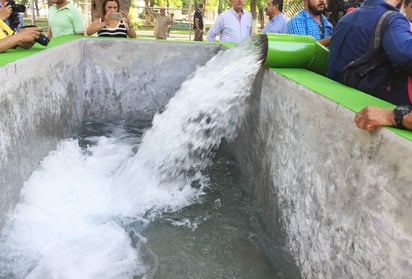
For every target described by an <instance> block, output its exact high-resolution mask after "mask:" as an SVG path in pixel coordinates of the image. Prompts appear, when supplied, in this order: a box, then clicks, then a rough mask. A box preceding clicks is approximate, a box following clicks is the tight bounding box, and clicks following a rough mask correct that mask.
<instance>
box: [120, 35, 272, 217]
mask: <svg viewBox="0 0 412 279" xmlns="http://www.w3.org/2000/svg"><path fill="white" fill-rule="evenodd" d="M265 38H266V37H263V36H254V37H251V38H250V39H249V40H245V41H244V42H242V43H241V44H240V45H238V46H237V47H235V48H233V49H230V50H228V51H223V52H221V53H219V54H218V55H216V56H215V57H213V58H212V59H211V60H210V61H209V62H208V63H207V64H206V65H205V66H204V67H201V68H199V69H197V71H196V72H195V73H194V75H193V76H192V77H191V78H190V79H188V80H186V81H185V82H184V83H183V84H182V87H181V88H180V90H179V91H178V92H177V93H176V95H175V96H174V97H173V98H172V99H171V100H170V102H169V104H168V105H167V107H166V109H165V110H164V111H163V112H162V113H160V114H157V115H156V116H155V117H154V120H153V126H152V129H150V130H149V131H148V132H147V133H146V134H145V135H144V137H143V140H142V144H141V146H140V149H139V151H138V153H137V154H136V156H134V157H133V158H132V159H130V160H129V161H127V162H126V163H125V164H124V165H123V166H122V168H121V169H119V171H118V172H117V173H116V174H115V176H114V181H115V184H116V185H122V187H121V188H119V193H118V195H117V196H118V197H120V200H119V201H118V203H119V205H120V207H119V208H120V211H121V214H125V215H135V214H136V213H137V214H139V213H141V210H140V208H141V204H139V203H140V202H141V200H140V198H139V199H136V197H138V196H140V195H142V194H144V189H158V190H159V191H161V192H163V191H165V194H166V198H165V201H166V204H165V203H164V202H163V201H162V200H161V199H160V198H159V199H157V200H156V201H149V203H150V204H158V205H159V207H153V208H152V209H153V210H156V209H159V210H163V209H164V208H167V207H170V206H172V207H173V206H178V207H181V206H185V205H186V204H187V203H188V202H189V203H190V202H192V200H193V199H196V198H197V195H199V193H201V191H198V188H202V187H203V186H204V185H205V183H206V182H207V181H206V180H205V177H203V176H202V175H201V170H203V169H204V168H205V167H206V166H207V165H208V164H209V154H210V153H211V152H213V149H214V148H215V147H217V146H219V144H220V142H221V140H222V139H223V138H225V139H226V140H227V141H231V140H232V139H233V138H235V137H236V135H237V132H238V129H239V126H240V125H241V122H242V118H243V115H244V112H245V105H244V102H245V99H246V98H247V97H248V96H249V95H250V94H251V92H252V85H253V81H254V80H255V78H256V74H257V72H258V70H259V69H260V67H261V62H262V61H263V57H264V55H265V53H264V52H265V43H266V42H265V41H264V39H265ZM194 186H197V187H194ZM159 194H160V193H159ZM171 198H172V200H174V201H175V204H170V200H171ZM180 198H181V199H180ZM125 200H128V201H129V202H126V203H125V202H124V201H125ZM121 205H125V206H121Z"/></svg>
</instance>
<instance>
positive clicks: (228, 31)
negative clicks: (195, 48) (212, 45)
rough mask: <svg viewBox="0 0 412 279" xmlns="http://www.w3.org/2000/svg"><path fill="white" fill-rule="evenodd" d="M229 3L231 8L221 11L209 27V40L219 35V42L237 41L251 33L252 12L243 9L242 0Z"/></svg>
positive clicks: (212, 40) (213, 39) (233, 0)
mask: <svg viewBox="0 0 412 279" xmlns="http://www.w3.org/2000/svg"><path fill="white" fill-rule="evenodd" d="M231 3H232V8H230V9H228V10H226V11H224V12H223V13H221V14H220V15H219V16H218V17H217V19H216V22H215V23H214V24H213V25H212V27H211V28H210V29H209V32H208V33H207V40H208V41H209V42H214V41H215V40H216V36H217V35H220V41H221V42H234V43H238V42H240V41H242V40H244V39H246V38H248V37H249V36H250V35H251V34H252V14H251V13H250V12H248V11H246V10H244V9H243V5H244V0H231Z"/></svg>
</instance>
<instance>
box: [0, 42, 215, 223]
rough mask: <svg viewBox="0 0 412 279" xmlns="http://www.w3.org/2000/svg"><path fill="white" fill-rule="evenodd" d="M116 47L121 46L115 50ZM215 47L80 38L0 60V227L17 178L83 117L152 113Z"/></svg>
mask: <svg viewBox="0 0 412 279" xmlns="http://www.w3.org/2000/svg"><path fill="white" fill-rule="evenodd" d="M119 49H120V50H121V52H119ZM221 49H222V47H221V46H220V45H207V46H204V47H202V51H201V55H199V46H198V45H196V44H190V43H167V42H155V41H136V40H133V41H126V40H99V39H80V40H76V41H72V42H70V43H67V44H64V45H61V46H58V47H54V48H50V49H46V50H44V51H41V52H39V53H37V54H35V55H32V56H29V57H27V58H24V59H21V60H17V61H16V62H14V63H10V64H6V65H5V66H2V67H1V70H2V74H1V75H0V84H1V85H2V86H1V89H0V119H1V121H0V228H1V227H2V226H3V224H4V221H5V217H6V215H7V214H8V213H10V212H11V209H12V208H13V207H14V205H15V204H16V202H17V199H18V197H19V192H20V189H21V187H22V186H23V182H24V181H25V180H26V179H27V178H28V177H29V175H30V174H31V172H32V171H33V170H34V169H35V168H36V167H37V165H38V163H39V162H40V160H41V159H42V158H44V157H45V156H46V155H47V154H48V152H49V151H50V150H53V149H54V148H55V146H56V143H57V142H58V141H59V140H60V139H62V138H67V137H69V136H71V135H74V134H75V133H76V131H77V130H78V128H79V126H80V124H81V121H82V120H83V119H95V120H104V119H110V120H116V119H125V118H129V117H131V118H136V117H137V118H140V119H151V118H152V117H153V115H154V113H155V112H156V111H158V110H159V109H160V108H161V107H163V106H164V105H165V104H166V103H167V101H168V100H169V99H170V98H171V97H172V96H173V94H174V93H175V92H176V91H177V89H178V88H179V87H180V85H181V83H182V82H183V81H184V80H186V78H187V76H189V75H190V74H191V73H193V72H194V71H195V69H196V67H198V66H199V65H203V64H205V63H206V62H207V61H208V60H209V59H210V58H211V57H212V56H214V55H215V54H216V53H217V52H218V51H219V50H221Z"/></svg>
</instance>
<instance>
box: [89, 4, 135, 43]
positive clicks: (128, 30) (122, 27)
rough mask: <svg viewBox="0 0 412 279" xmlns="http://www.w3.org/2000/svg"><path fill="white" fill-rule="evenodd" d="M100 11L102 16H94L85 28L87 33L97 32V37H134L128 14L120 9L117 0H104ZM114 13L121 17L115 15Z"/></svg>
mask: <svg viewBox="0 0 412 279" xmlns="http://www.w3.org/2000/svg"><path fill="white" fill-rule="evenodd" d="M102 13H103V14H102V17H98V18H95V19H94V20H93V22H92V23H91V24H90V26H89V27H88V28H87V29H86V34H87V35H89V36H90V35H93V34H96V33H97V36H99V37H120V38H136V31H135V30H134V28H133V24H132V23H131V22H130V19H129V15H128V14H127V12H126V11H124V10H120V4H119V0H104V1H103V7H102ZM119 13H120V14H119ZM116 14H117V15H120V17H121V18H118V17H115V15H116Z"/></svg>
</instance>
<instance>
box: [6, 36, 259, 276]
mask: <svg viewBox="0 0 412 279" xmlns="http://www.w3.org/2000/svg"><path fill="white" fill-rule="evenodd" d="M261 43H262V42H261V37H253V38H251V39H250V40H248V41H245V42H244V43H242V44H240V45H239V46H237V47H235V48H232V49H230V50H227V51H224V52H221V53H219V54H218V55H216V56H215V57H214V58H213V59H211V60H210V61H209V62H208V63H207V65H205V66H204V67H201V68H199V69H197V71H196V72H195V73H194V75H193V76H192V77H191V78H189V79H188V80H187V81H186V82H184V83H183V85H182V87H181V89H180V90H179V91H178V92H177V93H176V95H175V96H174V97H173V98H172V99H171V100H170V102H169V104H168V105H167V107H166V108H165V110H164V111H163V112H162V113H160V114H158V115H156V116H155V118H154V120H153V125H152V128H151V129H149V130H147V131H146V133H145V134H144V136H143V138H142V141H141V142H136V141H133V140H130V139H124V138H122V137H121V136H120V137H109V138H108V137H98V138H95V139H92V140H93V141H94V142H95V145H93V146H91V147H89V148H87V149H86V151H85V150H84V149H82V148H81V147H80V146H79V144H78V141H77V140H65V141H63V142H62V143H61V144H59V146H58V147H57V150H56V151H53V152H51V153H50V155H49V156H48V157H47V158H45V159H44V160H43V162H42V163H41V166H40V168H39V169H38V170H36V171H35V172H34V173H33V174H32V176H31V177H30V179H29V180H28V181H27V182H26V183H25V185H24V187H23V189H22V193H21V200H20V201H19V203H18V204H17V206H16V208H15V210H14V213H13V215H12V216H11V218H10V220H9V221H8V223H7V224H6V226H5V228H4V230H3V232H2V235H1V242H0V278H42V279H47V278H76V279H77V278H116V279H118V278H133V276H139V277H140V278H150V277H151V276H152V275H153V274H152V272H153V271H152V270H149V268H148V267H147V265H145V264H144V261H143V259H142V254H141V247H142V245H144V243H145V241H146V239H145V238H144V236H142V234H141V232H142V231H143V230H144V228H145V227H146V226H147V224H148V223H150V221H152V220H153V219H154V218H156V216H159V214H162V213H165V212H173V211H176V210H179V209H181V208H183V207H185V206H187V205H190V204H192V203H194V202H196V201H199V198H200V197H201V196H202V195H203V194H204V189H205V187H207V182H208V180H207V177H205V176H204V175H203V174H202V171H203V170H204V169H205V167H207V166H208V164H209V158H210V154H211V153H212V152H213V150H214V148H216V147H218V146H219V144H220V142H221V140H222V139H223V138H225V139H226V140H227V141H231V140H232V139H233V138H234V137H235V136H236V134H237V131H238V128H239V126H240V125H241V121H242V117H243V114H244V110H245V104H244V102H245V99H246V98H247V97H248V96H249V95H250V93H251V86H252V84H253V81H254V79H255V76H256V73H257V72H258V70H259V68H260V64H261V61H260V60H261V57H262V51H263V49H264V48H263V46H262V45H261ZM136 148H138V151H137V153H135V152H134V150H135V149H136Z"/></svg>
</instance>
